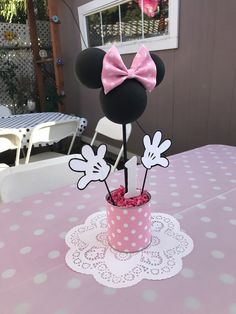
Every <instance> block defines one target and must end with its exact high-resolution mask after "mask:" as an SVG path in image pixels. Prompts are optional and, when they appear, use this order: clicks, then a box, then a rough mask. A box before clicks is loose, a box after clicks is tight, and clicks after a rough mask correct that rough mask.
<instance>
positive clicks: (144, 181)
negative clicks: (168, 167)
mask: <svg viewBox="0 0 236 314" xmlns="http://www.w3.org/2000/svg"><path fill="white" fill-rule="evenodd" d="M147 172H148V169H147V168H146V171H145V175H144V179H143V186H142V191H141V194H143V190H144V185H145V183H146V179H147Z"/></svg>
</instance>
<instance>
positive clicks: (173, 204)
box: [171, 202, 181, 207]
mask: <svg viewBox="0 0 236 314" xmlns="http://www.w3.org/2000/svg"><path fill="white" fill-rule="evenodd" d="M171 205H172V206H173V207H180V206H181V203H179V202H173V203H172V204H171Z"/></svg>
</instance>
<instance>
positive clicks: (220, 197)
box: [216, 195, 227, 201]
mask: <svg viewBox="0 0 236 314" xmlns="http://www.w3.org/2000/svg"><path fill="white" fill-rule="evenodd" d="M216 198H217V199H218V200H221V201H224V200H226V199H227V197H226V196H225V195H218V196H216Z"/></svg>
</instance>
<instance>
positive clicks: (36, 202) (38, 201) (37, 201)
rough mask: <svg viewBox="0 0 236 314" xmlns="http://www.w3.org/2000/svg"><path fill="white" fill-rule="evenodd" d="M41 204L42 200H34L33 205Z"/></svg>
mask: <svg viewBox="0 0 236 314" xmlns="http://www.w3.org/2000/svg"><path fill="white" fill-rule="evenodd" d="M42 202H43V201H42V200H40V199H38V200H35V201H34V202H33V203H34V204H36V205H38V204H41V203H42Z"/></svg>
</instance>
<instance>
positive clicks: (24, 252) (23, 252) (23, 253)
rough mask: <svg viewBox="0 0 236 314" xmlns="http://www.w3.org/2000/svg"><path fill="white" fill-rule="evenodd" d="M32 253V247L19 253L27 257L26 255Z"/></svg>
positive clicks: (22, 249)
mask: <svg viewBox="0 0 236 314" xmlns="http://www.w3.org/2000/svg"><path fill="white" fill-rule="evenodd" d="M31 251H32V247H31V246H25V247H23V248H21V249H20V251H19V252H20V254H22V255H26V254H29V253H30V252H31Z"/></svg>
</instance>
